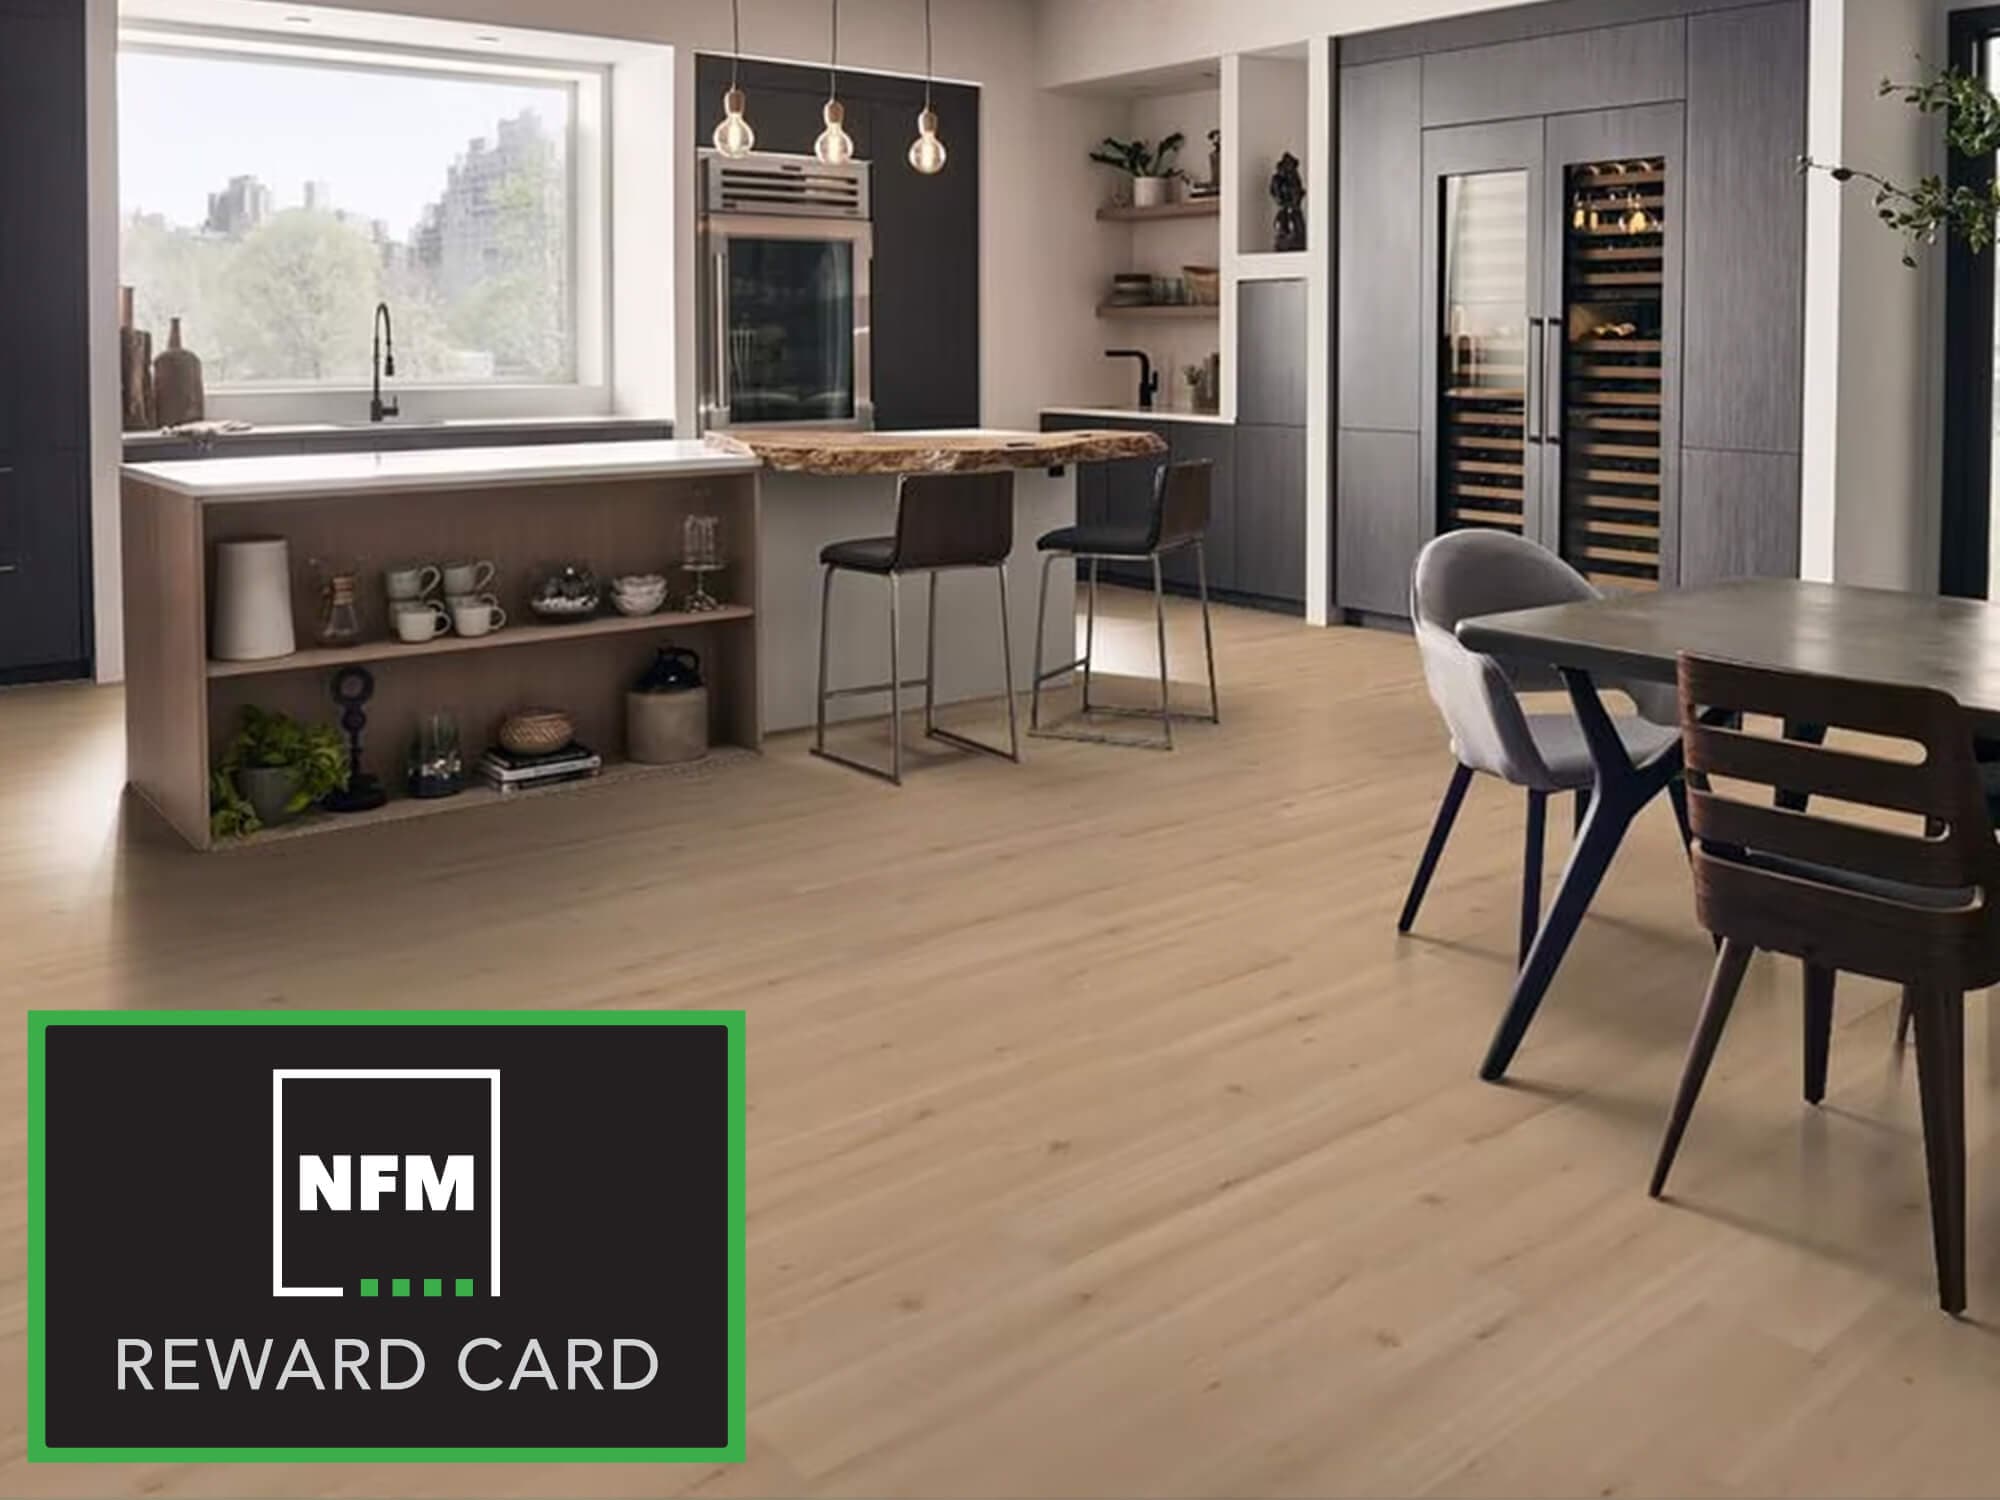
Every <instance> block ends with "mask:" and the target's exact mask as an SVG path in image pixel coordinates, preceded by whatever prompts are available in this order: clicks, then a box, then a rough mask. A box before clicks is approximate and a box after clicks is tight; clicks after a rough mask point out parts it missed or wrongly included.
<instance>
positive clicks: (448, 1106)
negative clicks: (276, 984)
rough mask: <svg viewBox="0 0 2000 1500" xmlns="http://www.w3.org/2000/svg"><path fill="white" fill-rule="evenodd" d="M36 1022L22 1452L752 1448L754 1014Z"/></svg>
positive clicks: (122, 1454)
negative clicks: (749, 1332) (749, 1120)
mask: <svg viewBox="0 0 2000 1500" xmlns="http://www.w3.org/2000/svg"><path fill="white" fill-rule="evenodd" d="M29 1024H30V1033H31V1036H30V1044H31V1046H30V1053H31V1072H30V1121H31V1131H32V1136H33V1138H32V1141H31V1179H32V1182H31V1195H30V1197H31V1203H30V1206H31V1220H32V1222H31V1235H30V1256H29V1276H30V1282H31V1302H30V1326H29V1334H30V1396H29V1404H30V1411H29V1417H30V1448H31V1456H32V1457H34V1458H36V1459H38V1460H71V1459H73V1460H88V1461H94V1462H102V1461H105V1460H118V1459H130V1460H135V1461H149V1462H150V1461H159V1460H176V1459H225V1460H226V1459H236V1458H243V1459H256V1460H259V1461H269V1460H272V1459H287V1458H293V1459H299V1460H307V1459H312V1460H323V1459H350V1458H351V1459H396V1458H444V1457H449V1458H458V1459H471V1460H477V1459H494V1460H506V1459H518V1460H549V1459H593V1458H601V1459H616V1460H622V1461H646V1460H653V1461H660V1460H689V1461H693V1460H703V1461H707V1460H715V1459H730V1458H738V1457H740V1456H741V1450H742V1440H743V1411H742V1403H743V1389H744V1371H743V1259H742V1258H743V1175H742V1174H743V1043H742V1018H741V1016H740V1014H737V1013H734V1012H692V1013H682V1012H632V1013H624V1014H618V1015H602V1016H600V1015H590V1016H570V1015H553V1014H539V1013H534V1014H514V1015H494V1014H481V1013H458V1012H442V1013H428V1012H427V1013H421V1014H412V1013H394V1012H321V1013H314V1014H310V1015H294V1016H286V1017H269V1016H262V1015H249V1014H238V1013H235V1012H206V1013H194V1014H185V1013H182V1014H168V1013H145V1012H137V1013H134V1012H121V1013H94V1012H93V1013H74V1014H71V1013H37V1014H35V1015H32V1016H31V1017H30V1023H29ZM503 1080H504V1082H505V1089H504V1092H503V1089H502V1083H503ZM503 1147H504V1156H503ZM503 1202H504V1204H505V1206H506V1218H505V1220H504V1221H503V1218H502V1205H503ZM135 1231H136V1232H138V1233H141V1234H143V1235H144V1241H143V1243H144V1252H145V1253H144V1254H135V1253H134V1243H135V1241H134V1235H135ZM503 1263H504V1267H505V1273H506V1274H505V1282H504V1295H503V1281H502V1268H503Z"/></svg>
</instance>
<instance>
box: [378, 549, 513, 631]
mask: <svg viewBox="0 0 2000 1500" xmlns="http://www.w3.org/2000/svg"><path fill="white" fill-rule="evenodd" d="M496 571H497V570H496V569H495V568H494V566H493V564H492V563H490V562H486V561H478V562H454V563H409V564H406V565H404V566H402V567H398V568H390V569H389V570H388V571H387V572H385V573H384V574H383V575H382V587H383V590H384V592H386V593H387V595H388V596H389V624H390V626H391V628H392V629H394V630H395V632H396V635H397V637H398V639H400V640H404V641H407V642H409V643H410V644H412V645H416V644H419V643H421V642H423V641H431V640H436V639H437V638H438V637H439V636H441V635H443V634H444V633H445V632H446V631H449V630H455V631H457V632H458V633H459V634H460V635H463V636H481V635H491V634H492V633H493V632H494V631H496V630H498V629H499V628H500V627H501V626H503V625H505V624H506V623H507V611H506V610H504V609H502V608H501V607H500V600H499V597H498V596H497V595H495V594H493V593H490V592H488V585H490V584H491V583H492V582H493V577H494V573H495V572H496ZM440 588H442V590H443V597H442V598H440V597H439V595H438V591H439V589H440Z"/></svg>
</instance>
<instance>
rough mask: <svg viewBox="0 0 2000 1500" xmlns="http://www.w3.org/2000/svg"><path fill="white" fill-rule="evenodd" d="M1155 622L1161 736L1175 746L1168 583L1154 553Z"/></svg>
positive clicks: (1157, 554) (1168, 746) (1156, 554)
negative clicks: (1169, 675) (1170, 693)
mask: <svg viewBox="0 0 2000 1500" xmlns="http://www.w3.org/2000/svg"><path fill="white" fill-rule="evenodd" d="M1153 623H1154V625H1155V626H1156V627H1157V629H1158V633H1159V637H1160V738H1161V739H1162V740H1164V741H1165V742H1166V748H1167V749H1169V750H1171V749H1173V748H1174V711H1173V707H1172V705H1171V704H1170V703H1169V702H1168V690H1167V585H1166V583H1165V581H1164V580H1163V579H1162V577H1161V575H1160V554H1159V553H1157V552H1155V553H1154V554H1153Z"/></svg>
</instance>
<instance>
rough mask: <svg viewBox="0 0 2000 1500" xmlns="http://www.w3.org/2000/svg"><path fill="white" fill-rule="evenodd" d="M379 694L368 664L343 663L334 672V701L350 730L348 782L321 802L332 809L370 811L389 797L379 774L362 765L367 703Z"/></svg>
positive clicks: (341, 725)
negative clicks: (354, 665) (348, 664)
mask: <svg viewBox="0 0 2000 1500" xmlns="http://www.w3.org/2000/svg"><path fill="white" fill-rule="evenodd" d="M374 696H375V674H374V673H373V672H370V671H369V670H368V669H367V668H366V667H342V668H341V669H340V670H339V671H338V672H336V673H334V674H333V701H334V702H335V703H338V704H339V705H340V710H341V712H340V727H341V728H342V729H345V730H346V731H347V785H346V787H345V788H343V789H342V790H340V791H338V792H335V793H334V794H333V795H332V796H330V797H328V798H327V799H326V800H325V801H324V802H322V803H321V804H320V806H321V807H324V808H325V809H326V810H327V811H328V812H336V813H358V812H369V811H372V810H373V809H375V808H378V807H380V806H381V805H382V804H383V803H385V802H387V801H388V800H389V794H388V793H387V792H386V791H384V790H383V789H382V783H381V781H380V780H378V779H377V778H376V777H374V776H371V775H369V774H368V772H366V771H364V770H362V769H361V731H362V730H364V729H366V728H367V727H368V711H367V709H366V708H365V707H364V705H365V704H366V703H367V702H368V700H369V699H370V698H372V697H374Z"/></svg>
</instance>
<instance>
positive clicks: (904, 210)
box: [693, 55, 981, 430]
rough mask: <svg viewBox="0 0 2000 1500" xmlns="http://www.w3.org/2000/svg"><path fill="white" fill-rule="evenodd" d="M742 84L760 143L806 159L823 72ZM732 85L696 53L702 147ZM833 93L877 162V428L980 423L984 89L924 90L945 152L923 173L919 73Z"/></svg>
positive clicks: (777, 73)
mask: <svg viewBox="0 0 2000 1500" xmlns="http://www.w3.org/2000/svg"><path fill="white" fill-rule="evenodd" d="M741 73H742V83H743V87H744V89H745V90H746V91H747V92H748V94H749V96H750V116H751V120H752V122H753V123H754V124H755V126H756V128H757V148H758V149H759V150H760V151H782V152H789V153H791V154H794V155H809V154H811V152H812V145H813V140H814V138H815V137H817V136H818V135H819V132H820V130H821V128H822V124H821V120H820V110H821V107H822V106H823V105H824V104H825V103H826V73H825V71H824V70H822V69H817V68H800V67H794V66H792V65H790V64H784V63H766V62H745V63H743V64H742V69H741ZM728 86H729V59H728V58H726V57H712V56H708V55H702V56H699V57H697V59H696V89H695V103H694V122H693V123H694V127H695V136H694V138H695V140H696V141H697V142H699V143H700V144H702V145H706V144H707V142H708V138H709V132H710V131H711V130H712V129H713V128H714V125H715V117H714V114H713V112H714V111H715V109H716V108H717V105H718V101H720V100H721V98H722V93H723V90H724V89H726V88H727V87H728ZM840 96H841V100H842V102H843V103H844V104H845V105H846V106H847V132H848V134H849V135H851V136H853V137H854V148H855V154H856V156H858V157H860V158H862V159H863V160H866V161H870V162H872V163H873V164H874V166H873V170H872V172H871V173H870V174H869V180H870V193H871V195H872V198H873V204H874V220H875V265H874V275H873V278H872V284H871V291H872V295H873V305H872V308H871V310H870V317H871V326H872V339H873V358H874V369H873V375H874V385H875V425H876V426H877V427H880V428H883V429H884V430H895V429H903V430H909V429H913V428H927V427H976V426H978V425H979V420H980V387H979V176H980V165H979V144H980V142H979V122H980V113H981V112H980V91H979V89H978V88H976V87H972V86H968V85H964V84H944V83H939V84H935V85H933V86H932V98H933V102H934V105H935V108H936V109H937V112H938V115H939V119H940V133H941V134H942V136H943V138H944V141H945V144H946V147H947V149H948V151H949V156H948V158H947V160H946V163H945V168H944V170H943V171H942V172H940V173H938V174H937V175H936V176H934V177H925V176H923V175H922V174H920V173H918V172H916V171H914V170H912V169H911V167H910V165H909V163H908V161H906V160H905V158H904V153H905V151H906V150H907V148H908V146H909V143H910V141H911V140H912V139H914V138H915V135H916V122H917V112H918V111H919V110H921V109H922V108H923V105H924V82H923V80H922V79H921V78H903V77H892V76H889V75H887V74H881V73H843V74H841V75H840Z"/></svg>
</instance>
